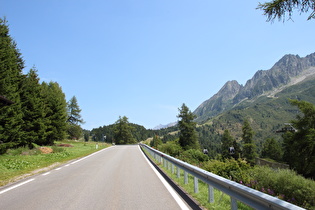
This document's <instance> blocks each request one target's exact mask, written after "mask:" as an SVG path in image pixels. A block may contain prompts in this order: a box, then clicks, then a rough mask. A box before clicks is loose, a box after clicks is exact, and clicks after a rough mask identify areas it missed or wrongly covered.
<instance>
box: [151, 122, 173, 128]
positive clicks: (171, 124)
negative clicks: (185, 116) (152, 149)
mask: <svg viewBox="0 0 315 210" xmlns="http://www.w3.org/2000/svg"><path fill="white" fill-rule="evenodd" d="M176 124H177V122H172V123H169V124H167V125H162V124H160V125H157V126H155V127H154V128H153V129H152V130H160V129H163V128H169V127H172V126H175V125H176Z"/></svg>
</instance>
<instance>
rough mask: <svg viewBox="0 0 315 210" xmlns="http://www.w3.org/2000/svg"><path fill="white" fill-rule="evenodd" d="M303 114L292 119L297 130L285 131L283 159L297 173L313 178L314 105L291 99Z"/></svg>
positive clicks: (314, 166)
mask: <svg viewBox="0 0 315 210" xmlns="http://www.w3.org/2000/svg"><path fill="white" fill-rule="evenodd" d="M291 103H292V104H293V105H295V106H298V107H299V109H300V110H301V112H302V113H303V115H302V116H301V115H298V116H297V119H296V120H294V121H293V127H295V128H296V129H297V132H294V133H286V134H284V135H283V139H284V157H283V158H284V160H285V161H286V162H287V163H288V164H289V165H290V167H291V168H293V169H295V170H296V171H297V172H298V173H301V174H303V175H304V176H306V177H311V178H315V106H314V105H313V104H311V103H309V102H306V101H298V100H291Z"/></svg>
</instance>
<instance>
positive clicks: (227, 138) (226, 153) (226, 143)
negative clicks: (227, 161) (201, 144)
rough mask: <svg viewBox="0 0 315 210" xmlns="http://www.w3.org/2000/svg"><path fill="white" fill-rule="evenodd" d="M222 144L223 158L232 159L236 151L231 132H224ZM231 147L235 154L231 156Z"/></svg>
mask: <svg viewBox="0 0 315 210" xmlns="http://www.w3.org/2000/svg"><path fill="white" fill-rule="evenodd" d="M221 143H222V144H221V151H222V157H223V158H230V157H231V155H233V154H234V153H235V149H234V145H233V137H232V136H231V134H230V132H229V130H225V131H224V133H223V135H222V139H221ZM231 147H233V154H231V153H232V149H230V148H231Z"/></svg>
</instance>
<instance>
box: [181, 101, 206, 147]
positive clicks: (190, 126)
mask: <svg viewBox="0 0 315 210" xmlns="http://www.w3.org/2000/svg"><path fill="white" fill-rule="evenodd" d="M178 110H179V115H178V116H177V117H178V118H180V120H179V121H178V127H179V144H180V146H181V147H182V148H183V149H184V150H188V149H200V145H199V142H198V139H197V135H196V130H195V128H196V123H195V122H194V121H193V120H194V119H195V117H196V116H195V115H194V114H193V113H192V112H191V111H190V110H189V108H188V107H187V106H186V105H185V104H183V105H182V107H181V109H178Z"/></svg>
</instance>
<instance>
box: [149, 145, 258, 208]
mask: <svg viewBox="0 0 315 210" xmlns="http://www.w3.org/2000/svg"><path fill="white" fill-rule="evenodd" d="M143 151H144V152H145V153H146V154H147V155H148V156H149V157H150V159H151V160H153V161H154V162H155V163H156V164H157V165H158V166H159V167H160V168H161V169H162V170H163V171H164V173H166V174H167V175H168V176H169V177H170V178H171V179H172V180H173V181H174V182H175V183H176V184H177V185H178V186H180V187H181V188H182V189H184V190H185V191H186V192H187V193H188V194H189V195H191V196H192V197H193V198H194V199H195V200H196V201H197V202H198V203H199V205H201V206H202V208H205V209H218V210H225V209H231V198H230V196H228V195H226V194H224V193H222V192H221V191H219V190H217V189H214V202H213V203H209V198H208V185H207V184H205V183H204V182H202V181H200V180H199V182H198V186H199V189H198V190H199V192H198V193H195V192H194V178H193V176H192V175H188V180H189V181H188V184H185V183H184V171H183V170H180V177H179V178H178V177H177V172H176V171H177V169H176V166H174V173H172V170H171V169H167V168H165V167H163V164H161V163H159V162H158V161H156V160H155V159H154V158H152V156H151V155H150V154H149V153H147V152H146V151H145V150H143ZM237 206H238V209H243V210H249V209H252V208H251V207H249V206H247V205H245V204H243V203H241V202H239V201H238V202H237Z"/></svg>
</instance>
